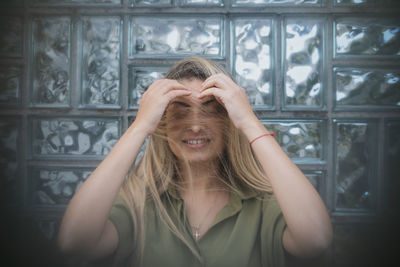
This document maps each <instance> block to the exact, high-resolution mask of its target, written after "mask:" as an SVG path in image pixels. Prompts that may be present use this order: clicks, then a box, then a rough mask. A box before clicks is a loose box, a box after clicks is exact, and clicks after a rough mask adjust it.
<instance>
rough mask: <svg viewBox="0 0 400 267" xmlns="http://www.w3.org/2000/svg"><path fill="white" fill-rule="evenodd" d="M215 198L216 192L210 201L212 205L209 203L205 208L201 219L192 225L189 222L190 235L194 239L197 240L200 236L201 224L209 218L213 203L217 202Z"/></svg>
mask: <svg viewBox="0 0 400 267" xmlns="http://www.w3.org/2000/svg"><path fill="white" fill-rule="evenodd" d="M217 198H218V194H216V195H215V198H214V201H213V202H212V205H210V207H209V208H208V210H207V213H206V214H205V215H204V217H203V219H202V220H201V221H200V222H199V223H198V224H197V225H195V226H193V225H192V224H190V227H191V228H192V235H193V237H194V239H195V240H196V241H199V239H200V237H201V236H202V234H201V233H200V230H201V226H202V225H203V223H204V222H205V221H206V220H207V219H208V218H209V215H210V213H211V211H212V210H213V208H214V207H215V203H216V202H217Z"/></svg>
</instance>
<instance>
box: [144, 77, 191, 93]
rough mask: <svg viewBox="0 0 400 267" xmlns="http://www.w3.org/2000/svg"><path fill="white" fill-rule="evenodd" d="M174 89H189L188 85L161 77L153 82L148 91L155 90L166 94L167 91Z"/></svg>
mask: <svg viewBox="0 0 400 267" xmlns="http://www.w3.org/2000/svg"><path fill="white" fill-rule="evenodd" d="M174 89H178V90H189V89H188V88H187V87H185V86H184V85H183V84H181V83H179V82H178V81H176V80H169V79H159V80H156V81H155V82H154V83H152V84H151V85H150V87H149V89H148V90H146V91H150V92H154V93H156V94H166V93H167V92H169V91H171V90H174Z"/></svg>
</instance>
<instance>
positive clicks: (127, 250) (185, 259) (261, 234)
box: [109, 188, 286, 267]
mask: <svg viewBox="0 0 400 267" xmlns="http://www.w3.org/2000/svg"><path fill="white" fill-rule="evenodd" d="M161 199H162V201H163V203H164V205H165V208H166V210H167V212H168V214H169V216H170V217H171V219H172V220H173V221H174V223H175V225H177V227H178V229H179V230H180V231H181V233H182V234H183V236H184V237H185V239H186V240H187V241H188V242H189V243H190V244H191V245H192V247H193V248H195V250H196V251H197V252H198V254H199V255H200V257H201V258H200V259H199V258H198V257H196V256H195V255H194V253H193V252H192V251H191V250H190V249H189V247H188V246H187V245H186V244H184V243H183V242H182V241H181V240H180V239H178V238H177V237H176V236H175V235H174V234H173V233H172V232H171V231H170V230H169V229H168V226H167V225H166V224H165V223H164V222H162V221H161V220H160V218H159V217H158V216H157V212H156V209H155V208H154V205H152V204H151V202H148V203H146V205H147V206H146V215H145V216H146V217H145V227H146V237H145V244H144V252H143V261H142V266H143V267H158V266H159V267H161V266H162V267H189V266H190V267H197V266H198V267H200V266H202V267H203V266H204V267H225V266H226V267H228V266H229V267H253V266H254V267H258V266H264V267H280V266H285V263H284V249H283V244H282V235H283V231H284V229H285V227H286V223H285V220H284V218H283V215H282V212H281V210H280V207H279V205H278V203H277V201H276V198H275V196H274V195H273V194H269V193H263V194H259V193H255V192H251V193H244V194H241V195H240V196H239V195H238V194H236V193H233V192H231V193H230V195H229V202H228V204H227V205H226V206H225V207H224V208H223V209H222V210H221V211H220V212H219V213H218V214H217V216H216V217H215V219H214V222H213V223H212V225H211V227H210V228H209V229H208V231H207V232H206V233H205V234H204V235H203V236H202V237H201V239H200V240H198V241H196V240H195V239H194V237H193V236H192V234H191V229H190V225H189V223H188V220H187V219H186V215H185V210H184V203H183V199H182V198H181V197H180V196H179V194H178V193H177V192H176V191H175V190H174V189H171V188H170V189H169V190H168V191H167V192H165V193H164V194H163V195H161ZM109 218H110V220H111V221H112V223H113V224H114V226H115V228H116V229H117V232H118V237H119V241H118V247H117V250H116V251H115V253H114V256H113V261H114V266H118V267H128V266H137V258H136V256H135V255H136V254H135V243H134V231H133V227H134V226H133V220H132V217H131V215H130V212H129V208H128V207H127V204H126V203H125V201H124V200H123V199H122V197H120V196H118V198H117V199H116V201H115V203H114V205H113V207H112V209H111V213H110V217H109Z"/></svg>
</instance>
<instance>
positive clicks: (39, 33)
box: [31, 17, 71, 106]
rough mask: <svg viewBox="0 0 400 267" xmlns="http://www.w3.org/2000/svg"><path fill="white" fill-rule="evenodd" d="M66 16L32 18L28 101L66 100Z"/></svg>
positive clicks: (55, 102)
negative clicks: (29, 99)
mask: <svg viewBox="0 0 400 267" xmlns="http://www.w3.org/2000/svg"><path fill="white" fill-rule="evenodd" d="M70 23H71V21H70V18H67V17H52V18H35V19H34V20H33V65H32V72H33V74H32V75H33V79H32V83H33V84H32V100H31V101H32V103H33V104H38V105H60V104H61V105H63V106H66V105H68V104H69V102H70V43H71V32H70Z"/></svg>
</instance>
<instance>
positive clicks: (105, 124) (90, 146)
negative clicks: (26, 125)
mask: <svg viewBox="0 0 400 267" xmlns="http://www.w3.org/2000/svg"><path fill="white" fill-rule="evenodd" d="M31 126H32V139H31V142H32V153H33V156H35V157H40V156H46V157H57V156H59V157H60V156H61V157H62V156H67V157H82V156H85V157H88V156H92V157H96V158H102V157H103V156H105V155H107V154H108V152H109V151H110V150H111V148H112V147H113V146H114V144H115V143H116V142H117V140H118V138H119V136H120V121H119V120H118V119H100V118H97V119H96V118H34V119H32V122H31Z"/></svg>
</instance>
